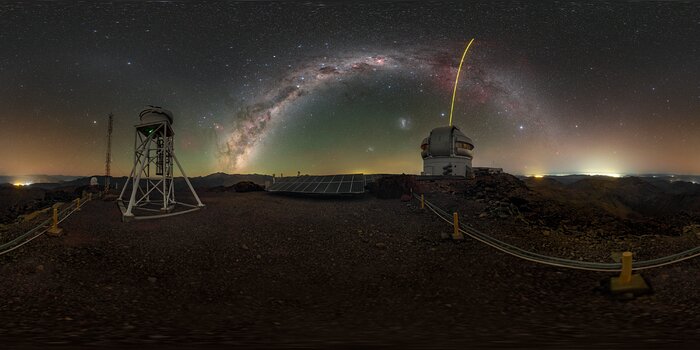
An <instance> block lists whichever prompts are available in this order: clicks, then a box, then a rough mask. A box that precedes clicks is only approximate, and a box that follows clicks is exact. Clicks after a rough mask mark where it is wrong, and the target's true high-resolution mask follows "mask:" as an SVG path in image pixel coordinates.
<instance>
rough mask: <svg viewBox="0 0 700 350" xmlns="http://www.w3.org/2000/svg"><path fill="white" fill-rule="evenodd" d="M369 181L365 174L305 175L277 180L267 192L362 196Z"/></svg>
mask: <svg viewBox="0 0 700 350" xmlns="http://www.w3.org/2000/svg"><path fill="white" fill-rule="evenodd" d="M366 184H367V179H366V176H365V175H364V174H337V175H311V176H309V175H305V176H289V177H284V178H276V179H275V183H273V184H272V185H271V186H270V187H269V188H268V189H267V190H268V191H269V192H287V193H303V194H324V195H326V194H327V195H333V194H361V193H364V192H365V185H366Z"/></svg>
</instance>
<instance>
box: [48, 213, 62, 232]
mask: <svg viewBox="0 0 700 350" xmlns="http://www.w3.org/2000/svg"><path fill="white" fill-rule="evenodd" d="M46 232H48V233H49V234H50V235H52V236H60V235H61V233H63V229H62V228H60V227H58V208H56V207H54V208H53V220H52V222H51V227H50V228H49V229H48V230H47V231H46Z"/></svg>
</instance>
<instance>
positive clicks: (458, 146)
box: [455, 142, 474, 151]
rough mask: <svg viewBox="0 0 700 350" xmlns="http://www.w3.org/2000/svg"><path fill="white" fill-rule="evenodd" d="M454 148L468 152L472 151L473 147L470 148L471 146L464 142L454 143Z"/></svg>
mask: <svg viewBox="0 0 700 350" xmlns="http://www.w3.org/2000/svg"><path fill="white" fill-rule="evenodd" d="M455 147H457V148H465V149H468V150H470V151H471V150H473V149H474V146H472V145H470V144H468V143H466V142H456V143H455Z"/></svg>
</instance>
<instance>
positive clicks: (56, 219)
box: [51, 208, 58, 230]
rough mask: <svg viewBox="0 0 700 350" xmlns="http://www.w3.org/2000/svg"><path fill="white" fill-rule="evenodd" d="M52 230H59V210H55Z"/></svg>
mask: <svg viewBox="0 0 700 350" xmlns="http://www.w3.org/2000/svg"><path fill="white" fill-rule="evenodd" d="M51 229H52V230H56V229H58V208H53V223H52V224H51Z"/></svg>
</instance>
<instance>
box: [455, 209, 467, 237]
mask: <svg viewBox="0 0 700 350" xmlns="http://www.w3.org/2000/svg"><path fill="white" fill-rule="evenodd" d="M452 218H453V219H454V227H455V231H454V232H453V233H452V239H464V236H462V232H459V215H458V214H457V212H455V213H453V214H452Z"/></svg>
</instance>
